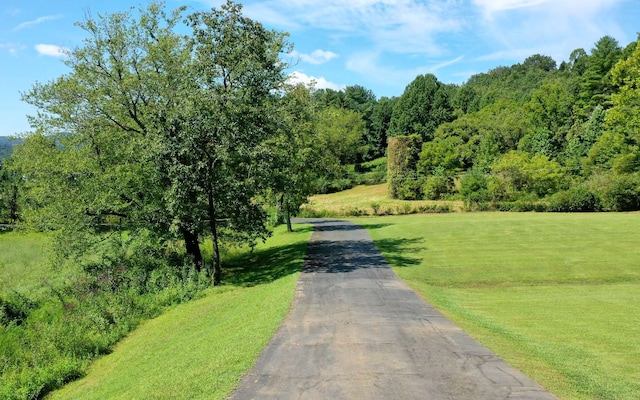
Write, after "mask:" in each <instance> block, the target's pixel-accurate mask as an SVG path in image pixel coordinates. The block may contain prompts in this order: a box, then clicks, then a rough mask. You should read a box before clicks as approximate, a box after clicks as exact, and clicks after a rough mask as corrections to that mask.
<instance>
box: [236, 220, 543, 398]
mask: <svg viewBox="0 0 640 400" xmlns="http://www.w3.org/2000/svg"><path fill="white" fill-rule="evenodd" d="M302 222H307V223H312V224H313V225H314V227H315V232H314V233H313V235H312V238H311V241H310V243H309V248H308V255H307V260H306V262H305V267H304V270H303V272H302V273H301V275H300V278H299V281H298V285H297V288H296V295H295V299H294V302H293V304H292V308H291V311H290V313H289V315H288V316H287V317H286V318H285V320H284V322H283V324H282V326H281V327H280V328H279V329H278V331H277V333H276V334H275V335H274V337H273V338H272V339H271V341H270V342H269V344H268V346H267V347H266V348H265V350H264V351H263V353H262V354H261V356H260V358H259V359H258V361H257V363H256V365H255V367H254V368H253V369H252V370H251V371H250V372H249V373H248V374H247V375H246V376H245V377H244V378H243V379H242V381H241V383H240V385H239V387H238V388H237V389H236V391H235V392H234V393H233V394H232V396H231V398H233V399H239V400H246V399H430V400H439V399H473V400H481V399H487V400H489V399H490V400H496V399H555V397H554V396H552V395H551V394H549V393H548V392H546V391H545V390H544V389H543V388H542V387H540V386H539V385H538V384H537V383H535V382H533V381H532V380H531V379H529V378H528V377H526V376H525V375H523V374H522V373H521V372H519V371H518V370H515V369H514V368H511V367H510V366H509V365H507V364H506V363H505V362H504V361H503V360H502V359H500V358H499V357H497V356H496V355H495V354H493V353H492V352H490V351H489V350H488V349H486V348H485V347H483V346H481V345H480V344H479V343H478V342H476V341H475V340H473V339H471V338H470V337H469V336H468V335H467V334H465V333H464V332H463V331H462V330H461V329H460V328H458V327H457V326H455V325H454V324H453V323H452V322H451V321H449V320H448V319H447V318H445V317H444V316H443V315H442V314H440V313H439V312H438V311H436V310H435V309H434V308H433V307H431V306H430V305H429V304H427V303H425V302H424V301H423V300H422V299H420V298H419V297H418V296H417V295H416V294H415V293H414V292H413V291H412V290H411V289H409V287H408V286H406V284H405V283H404V282H403V281H401V280H400V279H399V278H398V277H397V276H396V274H395V273H394V272H393V271H392V270H391V268H390V267H389V265H388V264H387V263H386V262H385V260H384V258H383V257H382V256H381V255H380V253H379V252H378V250H377V249H376V247H375V245H374V244H373V242H372V240H371V237H370V236H369V234H368V233H367V232H366V231H365V230H364V229H361V228H360V227H359V226H357V225H354V224H351V223H349V222H345V221H336V220H310V219H308V220H303V221H302Z"/></svg>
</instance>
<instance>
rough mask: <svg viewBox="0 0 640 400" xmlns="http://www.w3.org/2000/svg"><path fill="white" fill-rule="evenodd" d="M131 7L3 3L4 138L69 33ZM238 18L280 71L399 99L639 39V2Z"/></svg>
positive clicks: (0, 130)
mask: <svg viewBox="0 0 640 400" xmlns="http://www.w3.org/2000/svg"><path fill="white" fill-rule="evenodd" d="M147 3H148V2H147V1H135V0H110V1H104V0H59V1H52V0H28V1H25V0H0V135H13V134H16V133H20V132H24V131H28V130H29V125H28V122H27V118H26V115H27V114H34V113H35V109H33V108H32V107H30V106H29V105H27V104H25V103H23V102H22V101H21V100H20V92H25V91H27V90H29V88H30V87H31V86H32V85H33V84H34V83H35V82H36V81H40V82H47V81H50V80H53V79H55V78H56V77H58V76H61V75H63V74H65V73H67V72H68V71H69V70H68V68H67V67H66V66H65V65H64V64H63V62H62V61H63V58H64V49H72V48H74V47H76V46H79V45H81V44H82V39H83V37H84V32H83V31H82V30H81V29H80V28H78V27H76V26H74V22H76V21H80V20H83V19H84V18H85V15H87V13H90V14H91V15H93V16H95V15H97V14H100V13H111V12H115V11H122V10H126V9H128V8H130V7H132V6H139V5H145V4H147ZM165 3H166V5H167V8H170V9H173V8H176V7H178V6H180V5H187V6H188V7H189V10H191V11H196V10H207V9H209V8H211V7H218V6H220V5H221V4H222V3H223V1H221V0H188V1H187V0H166V1H165ZM241 3H243V5H244V13H245V14H246V15H247V16H249V17H251V18H253V19H255V20H258V21H260V22H262V23H263V24H265V25H266V26H268V27H270V28H273V29H277V30H280V31H286V32H289V33H290V37H289V40H290V41H291V42H292V43H293V44H294V51H293V53H291V54H289V55H287V56H286V59H287V60H288V61H290V62H291V68H290V69H289V70H288V72H289V73H290V74H291V75H292V76H293V79H295V80H297V81H303V82H308V81H310V80H312V79H313V80H314V81H315V82H316V87H319V88H332V89H336V90H340V89H342V88H344V87H345V86H351V85H361V86H364V87H366V88H368V89H371V90H373V92H374V93H375V94H376V95H377V96H378V97H381V96H388V97H391V96H400V95H401V94H402V92H403V91H404V89H405V87H406V86H407V85H408V84H409V83H410V82H411V81H412V80H413V79H414V78H415V77H416V76H417V75H419V74H426V73H433V74H435V75H436V76H437V77H438V79H439V80H440V81H442V82H445V83H457V84H462V83H464V82H465V81H466V80H467V79H469V77H470V76H472V75H473V74H477V73H481V72H487V71H488V70H489V69H492V68H495V67H497V66H509V65H513V64H516V63H519V62H522V61H523V60H524V59H525V58H527V57H528V56H530V55H533V54H543V55H548V56H551V57H553V58H554V59H555V60H556V61H557V62H558V64H559V63H560V62H562V61H563V60H567V59H568V58H569V54H570V53H571V51H573V50H575V49H577V48H584V49H585V50H586V51H587V52H590V50H591V48H592V47H593V45H594V43H595V42H596V41H597V40H598V39H599V38H601V37H602V36H605V35H610V36H612V37H614V38H616V39H617V40H618V41H619V43H620V45H622V46H625V45H627V44H628V43H629V42H631V41H634V40H636V38H637V32H640V22H639V21H640V1H639V0H247V1H241Z"/></svg>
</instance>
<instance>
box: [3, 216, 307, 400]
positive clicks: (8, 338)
mask: <svg viewBox="0 0 640 400" xmlns="http://www.w3.org/2000/svg"><path fill="white" fill-rule="evenodd" d="M310 234H311V229H310V228H308V227H306V228H305V227H304V226H297V227H296V232H294V233H287V232H286V228H285V227H284V226H281V227H279V228H278V229H276V230H275V232H274V235H273V237H272V238H270V239H269V241H268V242H267V243H266V244H262V245H260V246H258V247H257V248H255V249H251V248H249V247H245V248H241V249H237V250H234V251H230V252H228V253H226V254H225V255H224V256H223V261H224V262H225V265H227V266H228V271H229V272H228V274H227V275H226V277H225V280H224V281H223V285H221V286H220V287H218V288H215V289H207V288H208V287H209V286H210V285H209V280H208V279H206V276H205V275H204V274H200V275H198V274H197V273H196V272H195V271H194V270H193V269H183V270H177V271H176V270H175V269H174V268H166V267H165V268H158V267H156V268H155V269H154V270H153V272H152V273H149V274H148V276H145V274H144V272H143V271H144V269H145V268H144V266H145V265H146V266H147V267H148V264H144V263H143V261H144V259H135V260H132V259H129V260H125V259H122V260H120V262H122V263H124V262H127V261H129V262H131V264H127V265H125V264H119V267H118V269H117V271H112V272H116V274H112V275H109V276H107V275H104V276H102V277H101V278H100V279H99V280H94V279H92V276H91V275H90V274H86V273H81V272H80V271H73V272H71V271H70V274H69V275H66V274H65V275H64V276H63V277H59V278H56V275H57V273H59V271H55V270H52V269H50V268H49V267H48V264H47V263H46V262H45V260H44V257H42V256H41V254H40V253H39V252H38V251H37V250H38V249H40V248H42V247H44V246H46V243H47V241H48V240H47V237H46V236H45V235H34V234H28V235H23V234H18V233H13V232H7V233H3V234H0V235H1V236H0V273H1V274H2V275H0V277H1V279H2V288H1V290H0V301H2V303H1V308H0V318H1V322H2V326H1V327H0V343H1V344H2V346H0V359H2V361H3V363H2V367H1V372H2V374H1V375H0V376H1V377H0V398H3V399H22V398H39V397H42V396H43V395H44V394H46V393H48V392H49V391H51V390H53V389H56V388H59V387H60V386H62V384H64V383H66V382H68V381H70V380H73V379H76V378H79V377H82V376H84V375H85V374H87V373H88V376H87V378H86V379H84V380H81V381H80V382H78V383H77V384H75V385H73V386H71V387H70V388H69V389H65V391H63V392H61V393H60V394H56V395H54V396H53V397H54V398H78V399H80V398H82V399H86V398H96V399H99V398H105V397H108V398H122V399H125V398H142V397H149V396H151V397H156V398H175V397H176V396H178V397H184V396H186V397H189V398H207V399H208V398H224V397H225V396H226V395H228V393H229V392H230V391H231V390H232V389H233V387H234V386H235V384H236V383H237V382H238V380H239V378H240V376H241V375H242V374H243V373H244V372H245V371H246V370H247V369H249V368H250V367H251V366H252V364H253V362H255V359H256V358H257V355H258V354H259V352H260V351H261V350H262V348H263V347H264V345H265V344H266V342H267V341H268V340H269V338H270V337H271V335H272V334H273V332H274V331H275V329H276V327H277V326H278V325H279V324H280V322H281V320H282V318H283V317H284V315H285V314H286V312H287V310H288V308H289V305H290V303H291V299H292V296H293V292H294V288H295V282H296V278H297V274H298V272H299V270H300V268H301V266H302V261H303V258H304V254H305V252H306V246H307V241H308V239H309V236H310ZM16 243H17V244H19V246H18V247H17V248H18V249H21V246H29V249H24V248H22V249H21V250H23V251H21V252H20V253H14V252H13V251H12V248H13V247H12V246H14V245H15V244H16ZM207 257H210V255H208V256H207ZM150 258H153V255H150ZM24 267H28V271H29V274H28V275H24V274H22V275H21V274H17V273H15V271H22V270H23V268H24ZM181 274H182V275H181ZM35 275H37V276H38V277H39V279H35V278H34V276H35ZM48 278H51V279H52V280H48ZM40 279H42V280H40ZM192 299H199V300H197V301H194V302H190V303H188V305H184V306H181V307H175V305H177V304H180V303H183V302H186V301H188V300H192ZM167 310H170V311H168V312H167ZM165 312H166V313H165ZM150 318H152V319H151V320H150V321H148V322H145V323H142V326H140V327H138V326H139V325H140V324H141V322H142V321H144V320H148V319H150ZM135 328H138V329H136V330H135V331H133V333H130V332H131V331H132V330H133V329H135ZM123 337H126V338H127V339H126V340H125V342H124V343H122V344H121V345H118V346H116V347H115V348H114V345H115V344H116V343H117V342H118V341H119V340H120V339H121V338H123ZM106 354H108V356H105V357H104V358H103V359H100V361H99V362H98V363H97V364H96V366H95V367H92V368H91V369H90V370H89V369H88V368H89V365H90V362H91V361H92V360H93V359H94V358H96V357H100V356H103V355H106ZM196 361H197V362H196ZM194 377H198V379H195V378H194ZM191 378H194V379H191ZM187 394H188V395H187Z"/></svg>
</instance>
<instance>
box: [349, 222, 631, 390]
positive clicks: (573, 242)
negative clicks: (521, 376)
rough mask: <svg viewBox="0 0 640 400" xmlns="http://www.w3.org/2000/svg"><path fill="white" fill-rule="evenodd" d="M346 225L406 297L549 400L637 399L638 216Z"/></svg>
mask: <svg viewBox="0 0 640 400" xmlns="http://www.w3.org/2000/svg"><path fill="white" fill-rule="evenodd" d="M354 221H355V222H357V223H358V224H360V225H362V226H363V227H365V228H368V230H369V232H370V234H371V236H372V237H373V239H374V240H375V242H376V245H377V247H378V249H379V250H380V251H381V252H382V254H383V255H384V257H385V258H386V260H387V261H388V262H389V263H390V264H391V265H392V266H393V267H394V270H395V271H396V273H397V274H398V275H399V276H400V277H401V278H402V279H404V280H405V281H406V282H407V283H408V284H409V285H410V286H411V287H412V288H413V289H414V290H416V291H417V292H418V293H419V294H420V295H421V296H423V297H424V298H425V299H426V300H427V301H429V302H430V303H431V304H433V305H434V306H436V307H437V308H438V309H439V310H441V311H442V312H443V313H445V314H446V315H447V316H448V317H450V318H451V319H452V320H453V321H454V322H455V323H457V324H458V325H459V326H461V327H462V328H463V329H464V330H465V331H466V332H468V333H469V334H471V335H472V336H473V337H475V338H476V339H478V340H479V341H480V342H481V343H483V344H484V345H486V346H487V347H489V348H490V349H491V350H493V351H494V352H496V353H497V354H498V355H499V356H501V357H503V358H504V359H505V360H506V361H507V362H508V363H509V364H511V365H513V366H514V367H516V368H518V369H520V370H522V371H523V372H524V373H526V374H527V375H529V376H531V377H532V378H533V379H535V380H536V381H538V382H539V383H540V384H542V385H543V386H544V387H545V388H547V389H549V390H550V391H552V392H553V393H554V394H556V395H557V396H558V397H560V398H562V399H632V398H638V397H640V384H639V383H638V382H640V380H639V379H638V378H639V377H640V368H638V363H637V360H638V358H639V357H640V352H639V349H638V341H637V338H638V337H640V324H639V322H640V321H639V320H638V315H640V267H639V266H638V265H639V261H640V258H639V257H638V252H637V250H636V247H637V243H638V241H639V240H640V230H638V226H640V214H637V213H593V214H546V213H454V214H446V215H442V214H440V215H419V216H410V217H405V216H393V217H384V218H366V219H362V218H361V219H356V220H354Z"/></svg>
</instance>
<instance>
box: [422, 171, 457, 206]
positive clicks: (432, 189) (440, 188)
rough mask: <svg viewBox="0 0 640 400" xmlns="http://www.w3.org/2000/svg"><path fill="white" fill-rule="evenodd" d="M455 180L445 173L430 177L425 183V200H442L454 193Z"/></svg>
mask: <svg viewBox="0 0 640 400" xmlns="http://www.w3.org/2000/svg"><path fill="white" fill-rule="evenodd" d="M452 187H453V180H452V179H451V178H450V177H448V176H447V175H446V174H445V173H444V171H442V173H435V174H433V175H429V176H428V177H427V179H426V180H425V182H424V187H423V192H424V198H425V199H427V200H440V199H442V198H443V197H444V196H446V195H448V194H450V193H451V192H452Z"/></svg>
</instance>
